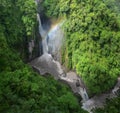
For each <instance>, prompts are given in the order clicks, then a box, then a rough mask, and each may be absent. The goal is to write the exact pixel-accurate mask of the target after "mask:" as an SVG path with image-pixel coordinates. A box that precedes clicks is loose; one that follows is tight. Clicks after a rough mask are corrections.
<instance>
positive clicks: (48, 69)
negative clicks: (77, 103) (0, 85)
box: [30, 1, 120, 113]
mask: <svg viewBox="0 0 120 113" xmlns="http://www.w3.org/2000/svg"><path fill="white" fill-rule="evenodd" d="M38 2H39V1H36V4H38ZM37 18H38V22H39V33H40V35H41V37H42V47H43V55H41V56H40V57H38V58H36V59H34V60H33V61H31V62H30V65H31V66H32V67H33V69H35V70H36V71H37V72H38V73H39V74H40V75H43V76H44V75H45V74H47V73H49V74H50V75H52V76H53V77H54V79H56V80H58V81H61V82H63V83H65V84H67V85H68V86H69V87H70V88H71V89H72V91H73V93H74V94H78V95H80V96H81V98H82V108H83V109H85V110H87V111H88V112H90V113H92V109H94V108H102V107H104V105H105V103H106V99H111V98H114V97H117V95H119V94H118V93H117V92H118V90H120V80H119V78H118V83H117V85H116V86H115V87H114V88H113V89H112V90H111V91H109V92H107V93H104V94H101V95H98V96H97V95H95V96H94V97H92V98H90V99H89V97H88V94H87V91H86V86H85V84H84V83H83V81H82V79H81V78H80V76H78V75H77V74H76V73H75V72H73V71H69V72H67V73H66V70H64V68H63V66H61V64H60V49H61V46H62V44H63V39H64V33H63V31H62V30H61V26H62V24H63V23H64V22H63V21H60V22H58V23H56V24H55V25H53V27H52V28H50V30H47V29H43V27H42V23H41V19H40V14H37ZM44 25H45V23H44ZM51 26H52V25H51Z"/></svg>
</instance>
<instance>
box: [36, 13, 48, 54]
mask: <svg viewBox="0 0 120 113" xmlns="http://www.w3.org/2000/svg"><path fill="white" fill-rule="evenodd" d="M37 19H38V22H39V33H40V35H41V37H42V46H43V54H44V53H48V45H47V40H46V38H47V31H46V30H44V29H43V27H42V23H41V19H40V15H39V14H37Z"/></svg>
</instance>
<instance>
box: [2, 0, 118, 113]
mask: <svg viewBox="0 0 120 113" xmlns="http://www.w3.org/2000/svg"><path fill="white" fill-rule="evenodd" d="M119 6H120V2H119V0H102V1H100V0H93V1H92V0H66V1H64V0H59V1H58V0H42V1H41V2H40V4H39V6H36V4H35V1H34V0H0V113H87V112H86V111H84V110H83V109H82V108H81V105H80V103H79V101H78V99H77V97H75V96H74V95H73V93H72V92H71V91H70V89H69V88H68V87H67V86H66V85H63V84H61V83H59V82H58V81H55V80H54V79H53V78H52V77H47V78H44V77H42V76H40V75H38V74H37V73H36V72H34V71H33V70H32V68H31V67H30V66H29V65H28V64H26V63H27V59H28V56H29V52H28V48H27V46H28V41H29V40H31V39H35V38H36V29H37V25H38V23H37V17H36V13H37V12H39V13H40V15H42V16H46V17H47V18H50V19H51V18H63V19H64V20H65V23H64V25H63V29H64V32H65V44H64V46H63V48H62V52H61V54H62V64H63V65H64V66H66V68H67V69H69V70H76V72H77V73H78V74H79V75H80V76H81V77H82V79H83V81H84V82H85V84H86V86H87V87H88V92H89V95H90V96H92V95H95V94H100V93H103V92H105V91H108V90H109V89H111V88H112V87H113V86H114V85H115V83H116V81H117V77H118V76H119V74H120V7H119ZM119 104H120V97H118V98H115V99H112V100H107V104H106V105H105V108H104V109H97V110H95V111H94V112H95V113H120V108H119Z"/></svg>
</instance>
